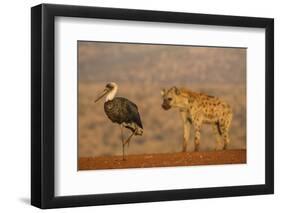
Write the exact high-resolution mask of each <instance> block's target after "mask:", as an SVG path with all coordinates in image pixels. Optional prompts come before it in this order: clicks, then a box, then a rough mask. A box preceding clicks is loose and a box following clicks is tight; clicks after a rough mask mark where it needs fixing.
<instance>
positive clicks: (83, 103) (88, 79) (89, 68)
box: [78, 41, 246, 157]
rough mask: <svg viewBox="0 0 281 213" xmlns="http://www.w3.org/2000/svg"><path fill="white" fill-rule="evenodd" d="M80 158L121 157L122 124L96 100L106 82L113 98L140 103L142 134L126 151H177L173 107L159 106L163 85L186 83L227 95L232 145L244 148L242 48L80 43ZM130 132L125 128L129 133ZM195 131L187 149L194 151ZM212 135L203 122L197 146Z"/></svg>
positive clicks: (207, 145)
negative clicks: (114, 91) (114, 88)
mask: <svg viewBox="0 0 281 213" xmlns="http://www.w3.org/2000/svg"><path fill="white" fill-rule="evenodd" d="M78 76H79V91H78V92H79V106H78V107H79V127H78V128H79V139H78V149H79V157H95V156H111V155H121V154H122V146H121V137H120V127H119V125H117V124H113V123H112V122H111V121H110V120H109V119H108V118H107V116H106V115H105V113H104V110H103V101H100V102H98V103H97V104H95V103H94V99H95V98H96V96H97V95H98V94H99V93H100V92H101V91H102V90H103V89H104V86H105V84H106V83H107V82H111V81H113V82H116V83H117V84H118V86H119V90H118V93H117V96H122V97H126V98H128V99H129V100H131V101H133V102H134V103H136V104H137V105H138V108H139V112H140V115H141V119H142V123H143V126H144V134H143V136H136V137H133V139H132V141H131V144H130V147H129V149H128V154H145V153H146V154H148V153H171V152H180V151H181V148H182V140H183V130H182V124H181V120H180V115H179V112H178V110H177V109H171V110H169V111H164V110H163V109H162V108H161V103H162V98H161V95H160V91H161V89H162V88H169V87H171V86H178V87H186V88H189V89H191V90H194V91H197V92H204V93H207V94H209V95H214V96H218V97H221V98H223V99H225V100H226V101H227V102H228V103H229V104H230V105H231V106H232V108H233V113H234V118H233V122H232V127H231V131H230V137H231V144H230V145H229V148H230V149H241V148H246V49H244V48H214V47H194V46H174V45H147V44H126V43H103V42H84V41H79V42H78ZM128 133H129V132H128ZM193 139H194V138H193V131H192V133H191V136H190V143H189V146H188V150H189V151H192V150H193V148H194V145H193ZM214 148H215V137H214V136H213V134H212V130H211V126H210V125H203V127H202V134H201V145H200V149H201V150H205V151H208V150H213V149H214Z"/></svg>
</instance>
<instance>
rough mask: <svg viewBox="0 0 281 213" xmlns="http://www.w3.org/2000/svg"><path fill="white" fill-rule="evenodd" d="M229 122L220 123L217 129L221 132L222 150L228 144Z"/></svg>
mask: <svg viewBox="0 0 281 213" xmlns="http://www.w3.org/2000/svg"><path fill="white" fill-rule="evenodd" d="M230 121H231V120H230ZM230 121H226V122H221V123H220V125H219V128H220V130H221V135H222V137H223V141H224V145H223V149H224V150H225V149H227V148H228V145H229V143H230V137H229V128H230Z"/></svg>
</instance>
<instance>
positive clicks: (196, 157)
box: [78, 149, 246, 170]
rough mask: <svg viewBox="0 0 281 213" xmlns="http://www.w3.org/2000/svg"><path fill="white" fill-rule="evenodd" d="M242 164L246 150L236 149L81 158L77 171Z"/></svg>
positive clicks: (244, 160) (244, 161)
mask: <svg viewBox="0 0 281 213" xmlns="http://www.w3.org/2000/svg"><path fill="white" fill-rule="evenodd" d="M242 163H246V150H244V149H237V150H226V151H211V152H186V153H183V152H179V153H168V154H143V155H129V156H126V160H122V156H112V157H81V158H79V165H78V169H79V170H94V169H122V168H148V167H168V166H195V165H217V164H242Z"/></svg>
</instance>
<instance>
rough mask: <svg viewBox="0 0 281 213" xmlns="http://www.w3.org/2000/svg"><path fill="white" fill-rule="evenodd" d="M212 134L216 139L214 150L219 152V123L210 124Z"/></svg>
mask: <svg viewBox="0 0 281 213" xmlns="http://www.w3.org/2000/svg"><path fill="white" fill-rule="evenodd" d="M212 130H213V134H214V136H215V138H216V150H219V149H220V147H221V130H220V127H219V123H218V122H217V123H214V124H212Z"/></svg>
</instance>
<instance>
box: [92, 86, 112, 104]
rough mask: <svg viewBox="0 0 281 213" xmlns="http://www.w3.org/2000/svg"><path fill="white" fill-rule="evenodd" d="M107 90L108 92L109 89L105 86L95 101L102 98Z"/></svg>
mask: <svg viewBox="0 0 281 213" xmlns="http://www.w3.org/2000/svg"><path fill="white" fill-rule="evenodd" d="M108 92H109V90H108V89H107V88H105V89H104V90H103V91H102V93H101V94H100V95H99V96H98V97H97V99H96V100H95V103H97V102H98V101H99V100H100V99H102V98H103V97H104V96H105V95H106V94H107V93H108Z"/></svg>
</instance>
